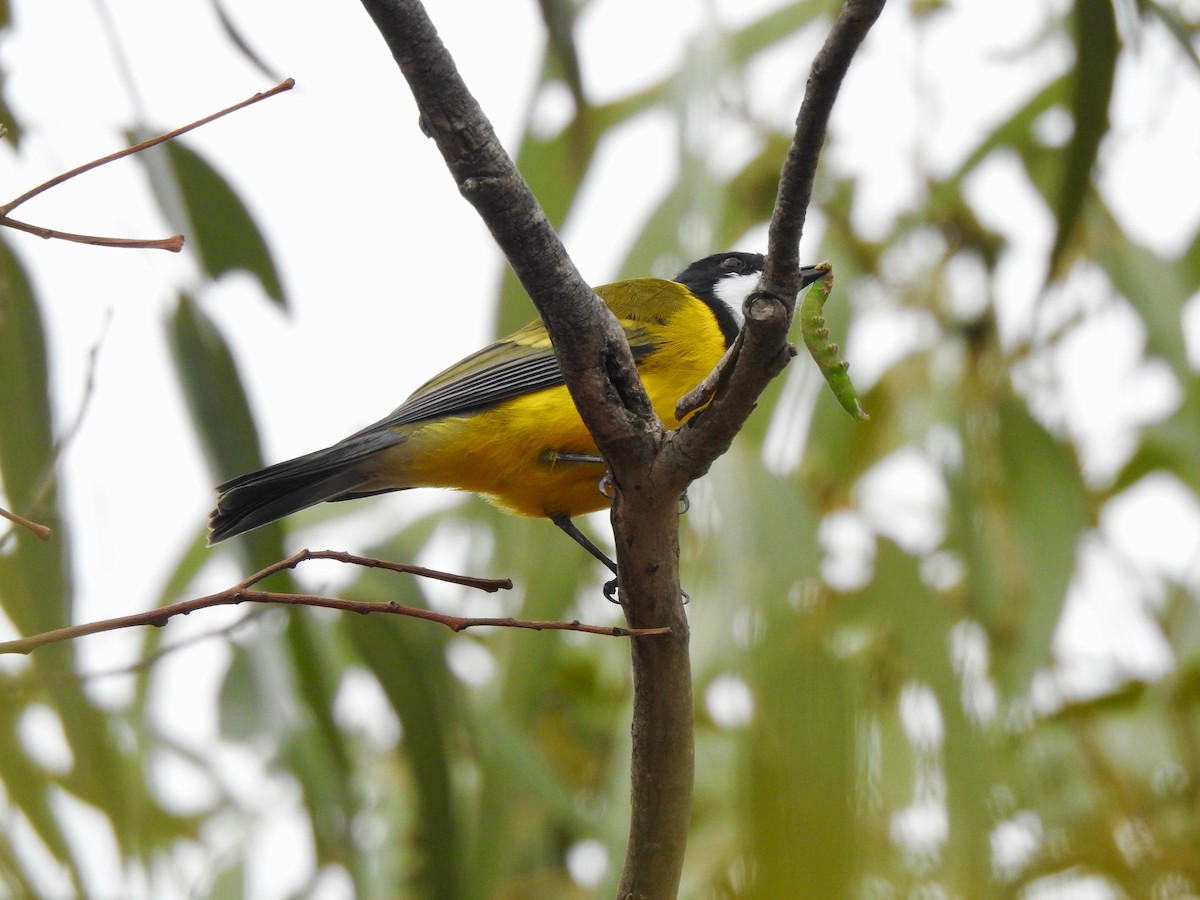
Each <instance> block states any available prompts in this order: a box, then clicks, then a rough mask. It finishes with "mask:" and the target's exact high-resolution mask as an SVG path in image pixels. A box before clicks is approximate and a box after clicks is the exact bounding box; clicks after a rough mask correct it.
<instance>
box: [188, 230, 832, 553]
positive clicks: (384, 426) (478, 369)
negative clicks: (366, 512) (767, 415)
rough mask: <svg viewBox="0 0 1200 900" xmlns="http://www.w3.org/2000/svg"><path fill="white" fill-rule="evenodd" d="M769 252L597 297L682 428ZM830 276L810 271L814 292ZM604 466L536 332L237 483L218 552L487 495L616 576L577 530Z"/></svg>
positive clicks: (214, 522) (657, 401)
mask: <svg viewBox="0 0 1200 900" xmlns="http://www.w3.org/2000/svg"><path fill="white" fill-rule="evenodd" d="M762 268H763V257H762V255H761V254H758V253H721V254H717V255H714V256H709V257H706V258H705V259H702V260H699V261H698V262H694V263H692V264H691V265H690V266H688V267H687V268H686V269H684V270H683V271H682V272H680V273H679V274H678V275H676V276H675V278H674V279H673V280H671V281H665V280H663V279H659V278H638V279H633V280H630V281H618V282H616V283H614V284H606V285H601V286H600V287H598V288H596V293H597V294H599V295H600V297H601V299H603V300H604V302H605V303H606V304H607V305H608V308H609V309H611V310H612V312H613V314H614V315H615V316H616V317H617V319H618V320H619V321H620V323H621V327H622V328H624V329H625V335H626V337H627V338H628V340H629V346H630V348H631V349H632V351H633V358H634V360H635V361H636V363H637V368H638V373H639V374H640V375H641V378H642V383H643V384H644V385H645V387H646V392H647V394H648V395H649V397H650V400H651V402H652V403H653V405H654V410H655V412H656V413H657V414H658V416H659V418H660V419H661V420H662V421H663V422H664V423H665V424H666V425H667V426H668V427H671V428H674V427H676V426H677V425H679V424H680V423H679V420H677V419H676V418H675V403H676V401H677V400H678V399H679V398H680V397H682V396H683V395H684V394H686V393H687V392H688V391H690V390H691V389H692V388H693V387H695V386H696V385H697V384H698V383H699V382H700V381H701V380H702V379H703V378H704V377H705V376H706V375H707V374H708V373H709V372H710V371H711V370H712V369H713V367H714V366H715V365H716V364H717V362H718V361H719V360H720V358H721V356H722V355H723V354H724V353H725V350H726V349H727V348H728V347H729V345H730V344H731V343H732V341H733V339H734V337H736V335H737V332H738V329H739V328H740V327H741V323H742V304H743V301H744V300H745V298H746V296H747V295H748V294H749V293H750V292H751V291H752V290H754V288H755V286H756V285H757V283H758V280H759V276H760V275H761V273H762ZM822 274H823V270H818V269H815V268H805V269H804V270H803V271H802V283H803V285H804V286H807V285H809V284H812V283H813V282H814V281H816V280H818V279H819V278H820V277H821V275H822ZM604 474H605V468H604V462H603V460H602V459H601V457H600V454H599V451H598V450H597V448H596V444H595V442H594V441H593V440H592V437H591V435H590V434H589V433H588V430H587V428H586V427H585V426H584V424H583V421H582V419H580V417H579V413H578V411H576V409H575V403H574V401H572V399H571V397H570V395H569V394H568V393H567V388H566V386H565V385H564V383H563V377H562V373H561V372H560V371H559V367H558V361H557V360H556V359H555V357H554V350H553V348H552V347H551V345H550V338H549V337H548V335H547V333H546V327H545V325H544V324H543V323H542V322H541V321H537V322H533V323H531V324H529V325H527V326H525V327H524V328H522V329H521V330H520V331H517V332H516V333H514V334H511V335H509V336H508V337H506V338H503V339H501V340H499V341H497V342H496V343H494V344H492V345H491V346H489V347H485V348H484V349H482V350H480V351H479V352H477V353H473V354H471V355H470V356H468V357H467V358H466V359H463V360H462V361H460V362H458V363H455V364H454V365H453V366H451V367H450V368H448V369H447V370H446V371H444V372H442V373H441V374H440V375H437V376H435V377H434V378H432V379H430V380H429V381H427V382H426V383H425V384H424V385H422V386H421V387H419V388H417V390H416V391H415V392H414V393H413V395H412V396H411V397H409V398H408V399H407V400H406V401H404V403H403V404H402V405H401V406H400V407H398V408H397V409H396V410H395V411H394V412H392V413H391V414H390V415H388V416H387V417H386V418H383V419H380V420H379V421H378V422H376V423H375V424H374V425H369V426H368V427H366V428H364V429H363V430H362V431H359V432H357V433H355V434H352V435H350V437H348V438H346V439H345V440H341V441H338V442H337V443H336V444H334V445H333V446H331V447H327V448H325V449H324V450H318V451H316V452H315V453H309V454H307V455H305V456H300V457H297V458H296V459H291V460H288V461H287V462H281V463H278V464H276V465H273V466H268V467H267V468H265V469H260V470H259V471H257V472H251V473H249V474H247V475H242V476H240V477H238V478H234V479H233V480H232V481H227V482H225V483H224V484H222V485H220V486H219V487H218V488H217V494H218V497H217V506H216V509H214V510H213V512H212V515H211V516H210V517H209V527H210V529H211V534H210V537H209V541H210V543H214V544H215V543H217V542H218V541H223V540H225V539H226V538H230V537H233V536H234V535H238V534H241V533H243V532H245V531H249V530H250V529H252V528H257V527H258V526H260V525H265V524H266V523H268V522H273V521H274V520H276V519H279V518H282V517H283V516H286V515H289V514H291V513H294V512H297V511H298V510H301V509H305V508H306V507H309V506H313V505H314V504H317V503H322V502H324V501H327V500H351V499H354V498H356V497H368V496H370V495H372V494H382V493H385V492H388V491H402V490H407V489H408V488H415V487H441V488H454V489H456V490H462V491H472V492H474V493H477V494H481V495H482V496H483V497H484V498H485V499H487V500H488V501H489V502H491V503H493V504H495V505H496V506H498V507H500V508H501V509H503V510H505V511H507V512H510V513H515V514H517V515H524V516H546V517H547V518H549V519H551V520H552V521H553V522H554V523H555V524H556V525H558V526H559V527H560V528H562V529H563V530H564V531H565V532H566V533H567V534H569V535H570V536H571V537H572V538H573V539H574V540H576V541H577V542H579V543H580V544H581V545H582V546H583V547H584V548H585V549H586V550H587V551H588V552H589V553H591V554H592V555H593V556H595V557H596V558H597V559H599V560H600V561H601V562H603V563H604V564H605V565H607V566H608V567H609V568H610V569H612V571H613V572H614V574H615V573H616V567H615V565H614V564H613V563H612V561H611V560H609V559H608V558H607V557H606V556H605V555H604V554H603V553H602V552H601V551H600V550H598V549H597V548H596V547H595V546H594V545H593V544H592V543H591V542H590V541H589V540H588V539H587V538H586V537H585V536H584V535H583V534H582V532H580V531H579V530H578V529H577V528H576V527H575V525H574V523H572V522H571V517H573V516H578V515H583V514H584V513H589V512H594V511H595V510H598V509H602V508H603V507H605V506H607V505H608V504H609V500H608V498H607V497H606V496H604V494H602V493H601V491H600V489H599V486H600V481H601V479H602V478H603V477H604Z"/></svg>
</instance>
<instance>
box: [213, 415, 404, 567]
mask: <svg viewBox="0 0 1200 900" xmlns="http://www.w3.org/2000/svg"><path fill="white" fill-rule="evenodd" d="M380 437H381V435H379V434H375V435H369V434H360V435H355V436H354V437H351V438H347V439H346V440H344V441H341V442H340V443H337V444H334V445H333V446H332V447H326V448H325V449H324V450H318V451H316V452H315V453H309V454H306V455H305V456H298V457H296V458H295V459H289V460H287V461H286V462H281V463H277V464H275V465H273V466H268V467H267V468H265V469H259V470H258V471H257V472H250V473H249V474H247V475H240V476H238V477H237V478H234V479H232V480H231V481H227V482H225V483H224V484H222V485H219V486H218V487H217V505H216V508H215V509H213V511H212V512H211V513H210V514H209V517H208V527H209V535H208V542H209V544H210V545H211V544H216V543H218V542H220V541H223V540H225V539H226V538H231V537H233V536H234V535H238V534H242V533H243V532H246V531H249V530H250V529H252V528H258V527H259V526H260V525H266V524H267V523H268V522H274V521H275V520H276V519H282V518H283V517H284V516H287V515H291V514H292V513H294V512H299V511H300V510H302V509H307V508H308V507H310V506H315V505H316V504H318V503H323V502H325V501H326V500H348V499H350V498H351V497H362V496H365V495H367V494H372V493H380V491H379V490H371V489H370V488H369V487H368V486H367V481H368V479H367V477H366V476H364V475H363V474H362V473H361V472H360V471H359V463H361V462H362V461H363V460H364V459H366V458H367V457H368V456H371V455H373V454H374V453H377V452H379V450H381V449H383V448H384V447H386V446H388V445H390V444H394V443H396V442H397V441H396V439H395V438H396V436H394V435H393V436H391V439H390V440H387V439H385V441H383V442H381V441H380V440H379V438H380ZM384 490H387V489H386V488H385V489H384Z"/></svg>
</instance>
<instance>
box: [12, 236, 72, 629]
mask: <svg viewBox="0 0 1200 900" xmlns="http://www.w3.org/2000/svg"><path fill="white" fill-rule="evenodd" d="M48 377H49V376H48V370H47V365H46V336H45V333H44V331H43V328H42V319H41V314H40V312H39V311H38V306H37V301H36V298H35V297H34V295H33V290H32V288H31V287H30V284H29V280H28V278H27V277H26V275H25V272H24V270H23V269H22V268H21V265H20V263H19V262H18V261H17V259H16V257H15V256H13V255H12V253H11V251H10V250H9V249H8V247H7V245H5V244H3V243H0V390H3V401H2V402H0V482H2V484H3V488H4V497H5V500H4V503H3V505H4V506H5V507H6V508H7V509H11V510H12V511H13V512H15V513H18V514H20V515H23V516H25V517H26V518H29V519H32V520H34V521H36V522H39V523H40V524H42V525H46V526H48V527H49V528H51V529H52V530H53V532H54V534H53V537H52V538H51V539H50V540H49V541H41V540H39V539H38V538H37V537H36V536H34V535H33V534H32V533H30V532H29V531H27V530H26V529H24V528H19V527H16V526H12V525H10V523H9V522H8V521H7V520H0V522H2V523H3V524H0V534H4V533H8V537H7V539H4V540H0V543H2V544H3V546H4V548H5V552H3V553H0V604H2V605H3V607H4V611H5V613H6V614H7V615H8V617H9V618H10V619H11V620H12V622H13V624H14V625H15V626H16V627H17V630H18V631H20V632H21V633H22V634H33V633H35V632H40V631H47V630H49V629H52V628H57V627H60V626H62V625H65V624H67V622H68V620H69V618H70V616H69V609H70V582H69V579H68V574H67V572H68V567H67V547H66V542H65V535H64V534H63V529H62V523H61V521H60V519H59V512H58V502H57V490H56V482H55V470H54V461H55V454H56V451H55V448H54V439H53V430H52V429H53V426H52V421H51V411H50V394H49V387H48ZM10 529H11V530H10Z"/></svg>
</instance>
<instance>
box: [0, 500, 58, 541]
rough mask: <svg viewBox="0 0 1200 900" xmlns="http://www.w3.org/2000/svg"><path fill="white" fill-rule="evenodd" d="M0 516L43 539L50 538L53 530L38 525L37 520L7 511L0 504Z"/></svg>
mask: <svg viewBox="0 0 1200 900" xmlns="http://www.w3.org/2000/svg"><path fill="white" fill-rule="evenodd" d="M0 517H3V518H5V519H8V521H10V522H12V523H13V524H14V525H20V526H21V527H22V528H25V529H28V530H29V531H32V532H33V533H34V534H36V535H37V536H38V538H40V539H41V540H43V541H48V540H50V535H51V534H53V532H52V531H51V530H50V529H49V528H47V527H46V526H45V525H39V524H38V523H37V522H31V521H29V519H26V518H25V517H24V516H18V515H17V514H16V513H14V512H9V511H8V510H7V509H5V508H4V507H2V506H0Z"/></svg>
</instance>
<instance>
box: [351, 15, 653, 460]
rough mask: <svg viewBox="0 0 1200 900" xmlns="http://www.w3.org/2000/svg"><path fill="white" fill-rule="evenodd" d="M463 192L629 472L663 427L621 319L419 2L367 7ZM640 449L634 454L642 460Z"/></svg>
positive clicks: (589, 417) (596, 429)
mask: <svg viewBox="0 0 1200 900" xmlns="http://www.w3.org/2000/svg"><path fill="white" fill-rule="evenodd" d="M362 2H363V6H364V7H365V8H366V10H367V12H368V13H369V14H370V15H371V18H372V19H373V20H374V21H375V25H376V27H377V28H378V29H379V31H380V33H381V34H382V35H383V38H384V40H385V41H386V42H387V45H388V48H389V49H390V50H391V51H392V56H393V57H394V58H395V60H396V63H397V64H398V65H399V67H400V71H401V72H402V73H403V75H404V77H405V79H406V80H407V81H408V85H409V88H410V89H411V91H412V94H413V97H414V99H415V100H416V102H417V107H418V108H419V109H420V111H421V127H422V128H423V129H424V130H425V132H426V133H427V134H428V135H430V137H432V138H433V139H434V141H435V142H436V143H437V146H438V149H439V150H440V151H441V153H442V156H443V157H444V158H445V160H446V165H447V167H448V168H449V169H450V173H451V175H453V176H454V180H455V182H456V183H457V184H458V189H459V191H460V192H461V193H462V195H463V196H464V197H465V198H466V199H467V200H468V201H469V202H470V203H471V205H472V206H474V207H475V209H476V211H478V213H479V215H480V217H481V218H482V219H483V221H484V223H485V224H486V225H487V226H488V228H489V229H490V230H491V232H492V236H493V237H494V238H495V239H496V243H497V244H498V245H499V246H500V249H501V250H502V251H503V252H504V255H505V256H506V257H507V258H508V262H509V265H511V266H512V268H513V271H514V272H515V273H516V275H517V277H518V278H519V279H520V281H521V285H522V286H523V287H524V288H525V290H526V292H527V293H528V294H529V297H530V299H532V300H533V303H534V305H535V306H536V307H537V310H538V313H539V314H540V315H541V317H542V319H543V321H545V323H546V328H547V330H548V331H549V332H550V339H551V341H552V342H553V344H554V349H555V352H556V353H557V355H558V362H559V366H560V367H561V368H562V372H563V377H564V379H565V380H566V383H567V388H568V389H569V390H570V391H571V396H572V397H573V398H574V400H575V404H576V406H578V408H579V412H580V415H581V416H582V417H583V420H584V422H585V423H586V424H587V426H588V428H589V430H590V431H591V432H592V435H593V436H594V437H595V439H596V443H597V445H598V446H599V447H600V451H601V452H602V453H603V454H604V457H605V459H607V460H608V462H609V464H610V465H611V466H612V467H613V469H614V473H615V474H616V475H618V476H619V475H620V473H621V472H622V471H623V470H628V469H629V468H630V467H631V466H630V464H628V463H626V462H625V456H626V451H624V450H623V449H622V448H623V447H625V446H627V445H628V444H629V442H630V439H631V438H633V439H634V440H635V442H636V439H637V437H638V436H639V435H645V434H655V433H657V432H659V431H660V430H661V427H662V426H661V425H660V424H659V423H658V420H657V418H656V417H655V415H654V411H653V409H652V408H651V406H650V401H649V399H648V398H647V397H646V392H645V390H644V389H643V388H642V385H641V382H640V380H639V379H638V377H637V374H636V369H635V367H634V363H633V356H632V354H631V353H630V351H629V344H628V342H627V341H626V340H625V334H624V332H623V331H622V330H621V327H620V325H619V324H618V323H617V320H616V319H615V318H614V317H613V316H612V315H611V314H610V313H609V312H608V310H607V308H606V307H605V306H604V304H603V303H602V302H601V300H600V298H599V297H597V296H596V295H595V293H593V291H592V289H591V287H589V286H588V285H587V283H586V282H584V280H583V278H582V277H581V276H580V274H579V272H578V271H577V270H576V268H575V264H574V263H573V262H571V259H570V258H569V257H568V256H567V252H566V250H565V249H564V248H563V246H562V242H561V241H560V240H559V239H558V235H557V234H555V233H554V229H553V228H552V227H551V226H550V222H549V221H548V220H547V218H546V214H545V213H544V212H543V211H542V208H541V206H539V205H538V202H537V200H536V199H535V198H534V196H533V193H532V192H531V191H530V189H529V185H528V184H526V183H525V179H524V178H522V177H521V174H520V172H518V171H517V168H516V166H515V165H514V164H513V161H512V160H511V159H510V158H509V156H508V154H507V153H506V152H505V151H504V148H503V147H502V146H501V145H500V141H499V139H498V138H497V137H496V134H495V131H494V130H493V129H492V125H491V122H489V121H488V119H487V116H485V115H484V113H483V110H482V109H480V107H479V104H478V103H477V102H476V101H475V98H474V97H473V96H471V93H470V92H469V91H468V90H467V86H466V85H465V84H464V83H463V81H462V78H461V77H460V76H459V74H458V69H457V68H456V67H455V65H454V60H453V59H452V58H451V56H450V54H449V52H448V51H447V50H446V48H445V46H444V45H443V44H442V42H441V39H440V38H439V37H438V34H437V30H436V29H435V28H434V27H433V23H432V22H431V21H430V20H429V17H428V15H427V14H426V13H425V10H424V8H423V7H422V5H421V4H420V3H419V2H417V0H362ZM636 455H637V454H636V451H635V452H634V456H635V457H636Z"/></svg>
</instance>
